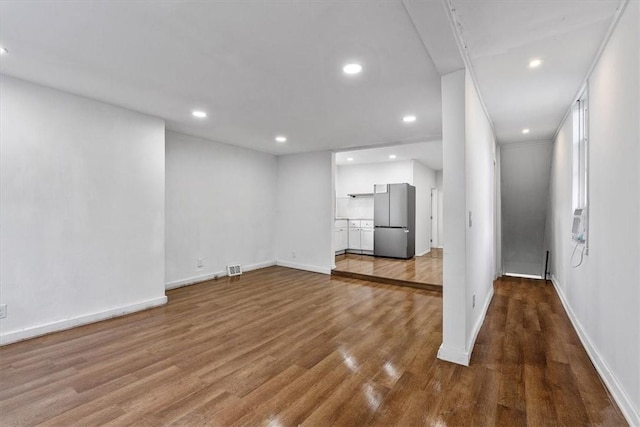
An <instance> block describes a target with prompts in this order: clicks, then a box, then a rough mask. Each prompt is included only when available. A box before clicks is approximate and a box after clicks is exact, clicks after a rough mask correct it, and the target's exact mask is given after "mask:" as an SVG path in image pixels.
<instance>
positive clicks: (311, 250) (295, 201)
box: [276, 152, 335, 274]
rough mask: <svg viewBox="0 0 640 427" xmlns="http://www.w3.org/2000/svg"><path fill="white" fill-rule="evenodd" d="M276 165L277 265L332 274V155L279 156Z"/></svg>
mask: <svg viewBox="0 0 640 427" xmlns="http://www.w3.org/2000/svg"><path fill="white" fill-rule="evenodd" d="M277 165H278V166H277V168H278V169H277V188H278V194H277V197H276V199H277V202H276V209H277V211H276V236H277V237H276V260H277V264H278V265H282V266H285V267H293V268H298V269H302V270H308V271H315V272H319V273H325V274H330V273H331V267H332V265H333V260H334V255H335V254H334V251H333V243H332V240H333V219H334V218H333V215H334V201H333V200H334V195H335V188H334V177H333V174H334V171H333V154H332V153H330V152H318V153H305V154H292V155H286V156H278V158H277Z"/></svg>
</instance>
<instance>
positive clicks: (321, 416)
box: [0, 267, 625, 426]
mask: <svg viewBox="0 0 640 427" xmlns="http://www.w3.org/2000/svg"><path fill="white" fill-rule="evenodd" d="M494 287H495V294H494V299H493V301H492V303H491V306H490V307H489V311H488V314H487V318H486V320H485V323H484V325H483V327H482V329H481V331H480V333H479V335H478V339H477V341H476V346H475V350H474V353H473V357H472V359H471V366H469V367H462V366H458V365H454V364H450V363H447V362H443V361H439V360H437V358H436V354H437V351H438V347H439V345H440V343H441V341H442V334H441V329H442V299H441V298H440V297H438V296H435V295H434V293H433V292H430V291H424V290H420V289H412V288H406V287H396V286H390V285H384V284H379V283H371V282H363V281H358V280H354V279H346V278H338V277H334V276H326V275H322V274H315V273H307V272H302V271H296V270H291V269H286V268H281V267H272V268H267V269H263V270H259V271H253V272H249V273H245V274H244V275H242V276H240V277H239V278H224V279H219V280H217V281H210V282H205V283H201V284H198V285H193V286H189V287H185V288H181V289H176V290H172V291H169V292H168V297H169V302H168V304H167V305H166V306H164V307H159V308H155V309H152V310H148V311H145V312H141V313H135V314H132V315H129V316H124V317H120V318H116V319H111V320H108V321H105V322H100V323H96V324H93V325H88V326H84V327H80V328H76V329H73V330H69V331H64V332H60V333H56V334H51V335H48V336H44V337H40V338H36V339H33V340H29V341H25V342H21V343H16V344H12V345H9V346H5V347H3V348H0V425H3V426H5V425H7V426H10V425H24V426H29V425H38V424H41V425H48V426H68V425H113V426H122V425H151V426H155V425H158V426H159V425H180V426H186V425H195V426H201V425H220V426H256V425H278V426H297V425H304V426H328V425H332V426H354V425H371V426H391V425H398V426H411V425H456V426H457V425H463V426H464V425H469V426H476V425H505V426H518V425H523V426H524V425H528V426H546V425H576V426H578V425H579V426H582V425H605V426H606V425H611V426H619V425H625V421H624V419H623V418H622V416H621V414H620V411H619V409H618V408H617V406H616V405H615V404H614V403H613V402H612V400H611V398H610V396H609V394H608V393H607V391H606V390H605V389H604V387H603V386H602V384H601V382H600V380H599V378H598V376H597V373H596V371H595V369H594V368H593V366H592V365H591V363H590V361H589V359H588V357H587V355H586V353H585V351H584V349H583V348H582V347H581V345H580V341H579V339H578V337H577V335H576V334H575V331H574V330H573V329H572V327H571V323H570V322H569V320H568V318H567V316H566V314H565V313H564V310H563V308H562V305H561V303H560V301H559V299H558V297H557V296H556V294H555V291H554V290H553V287H552V286H551V285H550V284H549V283H545V282H541V281H532V280H521V279H503V280H499V281H497V282H496V283H495V285H494Z"/></svg>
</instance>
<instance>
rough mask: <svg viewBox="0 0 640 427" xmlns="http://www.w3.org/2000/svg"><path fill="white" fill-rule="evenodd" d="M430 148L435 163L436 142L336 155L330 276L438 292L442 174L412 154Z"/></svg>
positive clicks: (440, 266)
mask: <svg viewBox="0 0 640 427" xmlns="http://www.w3.org/2000/svg"><path fill="white" fill-rule="evenodd" d="M434 145H435V150H434ZM429 148H431V150H432V151H435V156H434V157H435V158H436V159H437V158H438V154H439V153H438V148H439V147H438V146H437V143H436V144H429V143H422V144H406V145H403V146H395V147H393V146H392V147H381V148H375V149H368V150H358V151H352V152H345V153H337V154H336V213H335V221H334V231H333V232H334V236H333V241H334V249H335V255H336V258H335V268H334V270H333V274H335V275H339V276H343V277H352V278H360V279H366V280H375V281H379V282H384V283H389V284H396V285H402V286H413V287H419V288H423V289H429V290H435V291H440V292H441V290H442V248H441V247H439V244H440V241H441V239H440V238H439V235H440V232H439V227H438V222H439V221H438V216H439V215H438V202H439V201H441V182H442V171H441V170H440V171H436V170H434V169H433V167H434V166H435V167H437V166H438V163H437V161H436V162H431V163H432V164H431V166H432V167H429V166H427V165H426V164H425V163H427V162H422V161H421V159H418V158H417V157H418V156H417V155H416V154H415V153H416V152H417V153H420V154H422V153H424V152H425V151H427V152H428V151H429ZM440 150H441V144H440ZM440 159H441V153H440ZM438 175H439V176H438ZM438 178H440V179H439V183H440V187H439V188H440V189H438V182H437V181H438ZM438 191H440V193H438ZM438 194H440V197H438Z"/></svg>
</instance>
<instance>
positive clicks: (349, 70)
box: [342, 62, 362, 75]
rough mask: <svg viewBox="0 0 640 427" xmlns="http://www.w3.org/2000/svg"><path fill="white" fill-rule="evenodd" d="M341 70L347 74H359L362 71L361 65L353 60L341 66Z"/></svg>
mask: <svg viewBox="0 0 640 427" xmlns="http://www.w3.org/2000/svg"><path fill="white" fill-rule="evenodd" d="M342 71H343V72H344V73H345V74H348V75H354V74H360V72H361V71H362V65H360V64H357V63H355V62H349V63H348V64H345V66H344V67H342Z"/></svg>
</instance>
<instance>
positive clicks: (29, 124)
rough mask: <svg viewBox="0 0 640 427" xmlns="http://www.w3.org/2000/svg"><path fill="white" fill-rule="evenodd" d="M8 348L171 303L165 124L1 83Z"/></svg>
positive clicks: (4, 333)
mask: <svg viewBox="0 0 640 427" xmlns="http://www.w3.org/2000/svg"><path fill="white" fill-rule="evenodd" d="M0 92H1V93H2V97H1V98H0V122H1V123H2V126H1V130H0V142H1V143H0V170H1V171H0V177H1V184H0V242H1V243H0V245H1V247H0V264H1V265H2V269H1V271H0V302H1V303H3V304H7V312H8V315H7V317H6V319H2V320H0V334H1V335H0V340H1V341H2V342H3V343H7V342H12V341H16V340H20V339H25V338H29V337H32V336H36V335H40V334H43V333H47V332H51V331H54V330H59V329H65V328H69V327H72V326H75V325H78V324H82V323H88V322H92V321H96V320H100V319H103V318H107V317H112V316H115V315H118V314H122V313H125V312H131V311H136V310H140V309H143V308H147V307H150V306H155V305H159V304H163V303H165V302H166V297H165V296H164V171H165V168H164V122H163V121H162V120H160V119H156V118H152V117H149V116H145V115H142V114H138V113H134V112H131V111H128V110H124V109H121V108H117V107H113V106H110V105H107V104H103V103H100V102H97V101H93V100H90V99H86V98H81V97H78V96H74V95H70V94H66V93H63V92H59V91H57V90H53V89H49V88H45V87H42V86H37V85H34V84H31V83H27V82H25V81H21V80H16V79H13V78H10V77H6V76H2V77H0Z"/></svg>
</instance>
